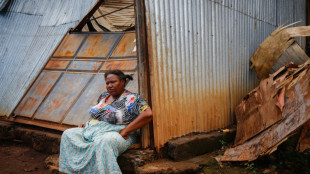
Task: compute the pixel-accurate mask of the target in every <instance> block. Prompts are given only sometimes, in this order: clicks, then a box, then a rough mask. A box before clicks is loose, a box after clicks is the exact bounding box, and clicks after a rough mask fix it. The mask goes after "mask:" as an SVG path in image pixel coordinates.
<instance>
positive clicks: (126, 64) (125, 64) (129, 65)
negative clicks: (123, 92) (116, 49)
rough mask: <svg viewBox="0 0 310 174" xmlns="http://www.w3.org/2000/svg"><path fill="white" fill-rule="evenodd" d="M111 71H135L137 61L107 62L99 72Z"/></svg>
mask: <svg viewBox="0 0 310 174" xmlns="http://www.w3.org/2000/svg"><path fill="white" fill-rule="evenodd" d="M111 69H119V70H122V71H135V70H136V69H137V60H113V61H107V62H105V64H104V65H103V66H102V68H101V70H103V71H107V70H111Z"/></svg>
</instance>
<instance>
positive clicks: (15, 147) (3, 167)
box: [0, 139, 48, 174]
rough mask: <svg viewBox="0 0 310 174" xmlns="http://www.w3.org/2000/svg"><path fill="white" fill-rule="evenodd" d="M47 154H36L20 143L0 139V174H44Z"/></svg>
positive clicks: (46, 171)
mask: <svg viewBox="0 0 310 174" xmlns="http://www.w3.org/2000/svg"><path fill="white" fill-rule="evenodd" d="M47 156H48V154H44V153H41V152H37V151H35V150H34V149H32V148H30V147H28V146H26V145H25V144H24V143H23V142H21V141H17V140H15V141H12V140H6V139H0V173H1V174H43V173H44V174H45V173H48V170H47V169H46V168H45V167H44V160H45V158H46V157H47Z"/></svg>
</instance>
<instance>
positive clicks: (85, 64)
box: [68, 60, 102, 71]
mask: <svg viewBox="0 0 310 174" xmlns="http://www.w3.org/2000/svg"><path fill="white" fill-rule="evenodd" d="M101 64H102V62H100V61H78V60H76V61H74V62H72V63H71V65H70V66H69V68H68V69H69V70H86V71H97V70H98V69H99V67H100V65H101Z"/></svg>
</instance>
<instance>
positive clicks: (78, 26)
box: [73, 0, 104, 31]
mask: <svg viewBox="0 0 310 174" xmlns="http://www.w3.org/2000/svg"><path fill="white" fill-rule="evenodd" d="M103 1H104V0H98V1H97V2H96V4H95V5H94V6H93V7H92V8H91V9H90V10H89V11H88V13H87V14H86V15H85V16H84V18H83V19H82V20H81V21H80V22H79V23H78V24H77V25H76V26H75V27H74V28H73V31H81V30H82V28H83V27H84V25H85V24H86V23H87V22H88V21H89V20H90V18H91V17H92V16H93V14H94V13H95V12H96V11H97V9H98V8H99V7H100V5H101V4H102V3H103Z"/></svg>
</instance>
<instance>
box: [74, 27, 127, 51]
mask: <svg viewBox="0 0 310 174" xmlns="http://www.w3.org/2000/svg"><path fill="white" fill-rule="evenodd" d="M122 35H123V34H119V33H118V34H116V33H113V34H91V35H89V37H88V38H87V39H86V41H85V43H84V44H83V46H82V48H81V50H80V51H79V53H78V57H106V56H107V55H108V53H109V52H110V51H111V50H112V48H113V46H114V45H115V43H116V42H117V41H118V39H119V38H120V37H121V36H122Z"/></svg>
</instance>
